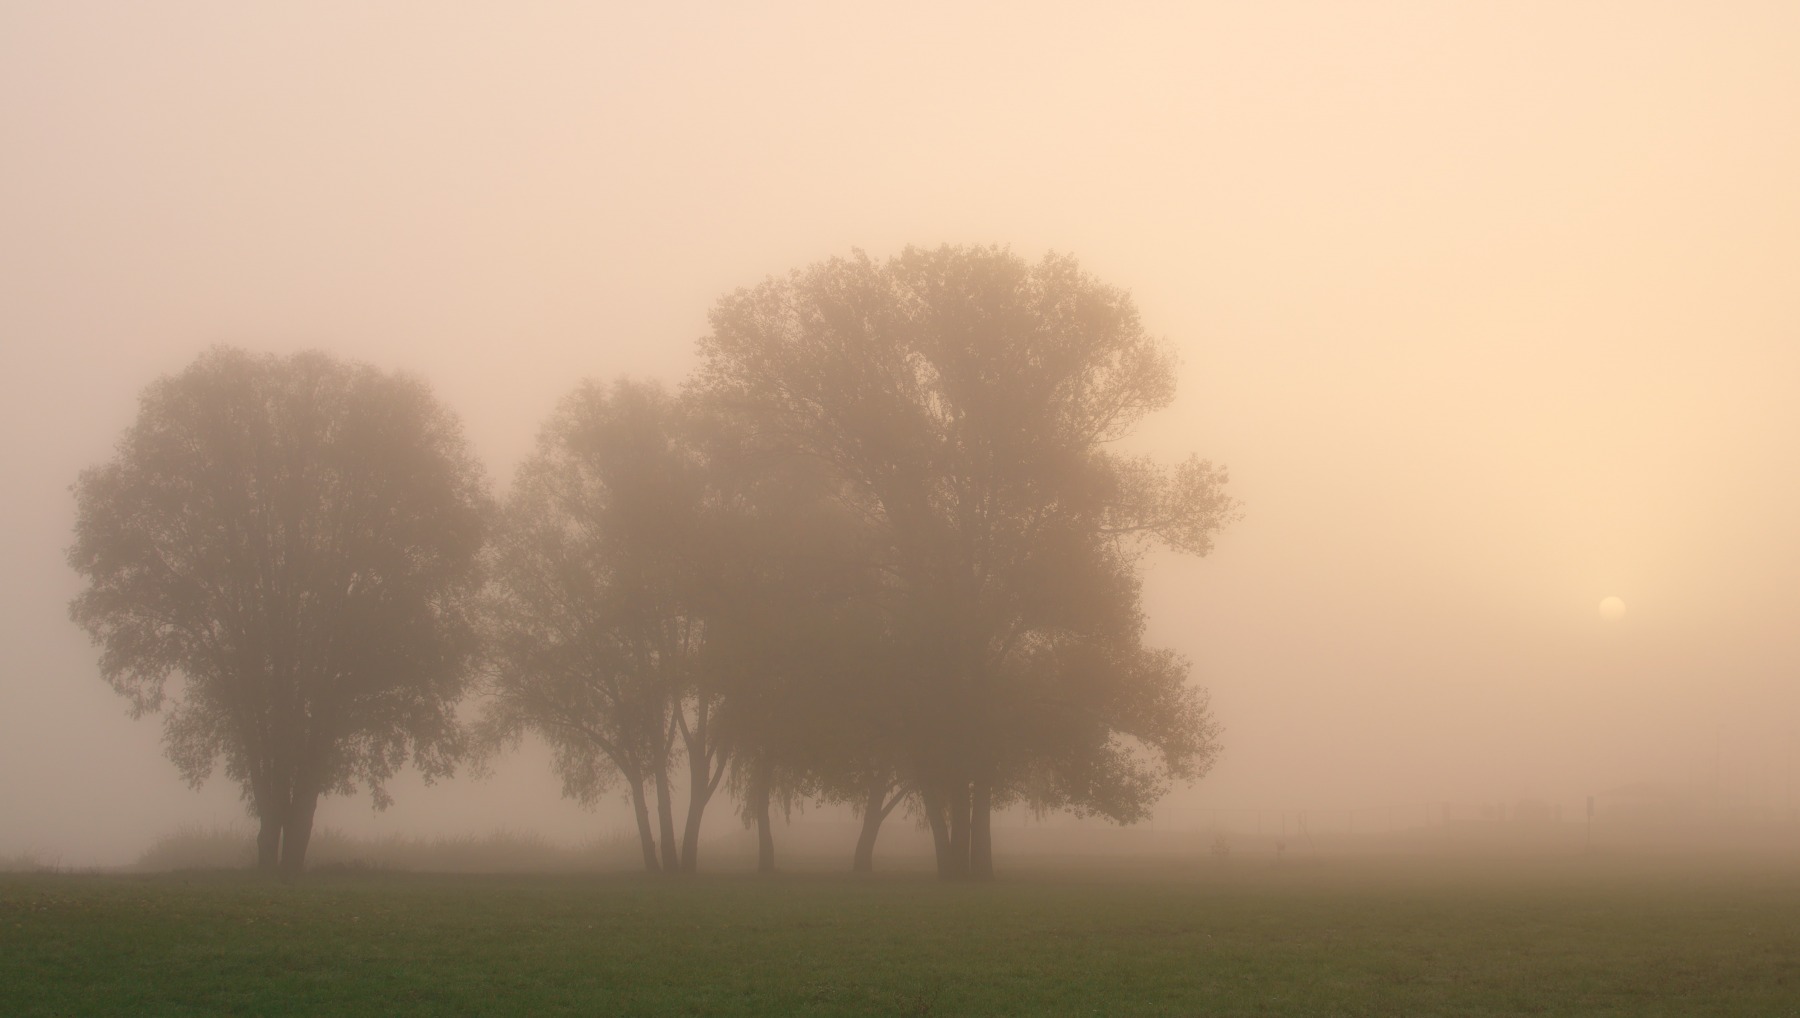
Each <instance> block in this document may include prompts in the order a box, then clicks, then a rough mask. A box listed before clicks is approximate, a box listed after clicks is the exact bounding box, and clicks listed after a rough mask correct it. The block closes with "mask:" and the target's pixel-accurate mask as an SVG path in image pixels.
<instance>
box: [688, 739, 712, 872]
mask: <svg viewBox="0 0 1800 1018" xmlns="http://www.w3.org/2000/svg"><path fill="white" fill-rule="evenodd" d="M693 756H694V754H692V753H690V754H688V758H689V759H690V760H692V759H693ZM706 778H707V773H706V758H705V757H701V758H700V762H699V763H697V764H696V763H690V764H689V765H688V807H687V824H686V825H685V826H684V827H683V828H682V830H681V872H683V873H694V872H697V871H698V870H699V869H700V818H701V817H702V816H703V815H705V813H706V800H707V799H709V798H711V797H712V790H711V789H710V788H708V787H707V785H706Z"/></svg>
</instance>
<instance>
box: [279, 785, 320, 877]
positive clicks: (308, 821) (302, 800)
mask: <svg viewBox="0 0 1800 1018" xmlns="http://www.w3.org/2000/svg"><path fill="white" fill-rule="evenodd" d="M318 808H319V793H317V792H308V791H296V792H295V793H294V799H293V802H292V803H291V804H289V806H288V814H287V822H286V823H284V824H283V825H282V829H281V875H282V876H283V877H285V878H287V879H290V880H291V879H293V878H295V877H298V876H299V875H300V873H301V871H303V870H305V869H306V848H307V846H308V845H310V844H311V843H312V827H313V814H314V813H315V812H316V811H317V810H318Z"/></svg>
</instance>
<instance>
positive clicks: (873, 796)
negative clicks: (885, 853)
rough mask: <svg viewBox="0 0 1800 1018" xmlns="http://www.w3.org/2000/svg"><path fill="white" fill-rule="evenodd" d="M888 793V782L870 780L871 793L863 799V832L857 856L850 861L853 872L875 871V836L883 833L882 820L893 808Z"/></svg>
mask: <svg viewBox="0 0 1800 1018" xmlns="http://www.w3.org/2000/svg"><path fill="white" fill-rule="evenodd" d="M887 795H888V787H887V782H885V781H882V780H880V779H875V780H871V781H870V782H869V794H868V796H867V798H865V799H864V800H863V815H862V833H861V834H859V835H857V838H856V856H855V858H854V859H852V860H851V863H850V872H852V873H873V872H875V838H876V836H877V835H879V834H880V833H881V822H882V821H883V820H886V819H887V815H888V810H890V809H893V806H892V805H891V804H890V803H889V802H888V801H887Z"/></svg>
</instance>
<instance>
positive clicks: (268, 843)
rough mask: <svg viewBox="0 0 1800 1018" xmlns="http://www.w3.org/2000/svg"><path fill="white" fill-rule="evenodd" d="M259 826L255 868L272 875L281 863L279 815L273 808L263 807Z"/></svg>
mask: <svg viewBox="0 0 1800 1018" xmlns="http://www.w3.org/2000/svg"><path fill="white" fill-rule="evenodd" d="M261 824H262V826H261V827H260V828H259V829H258V830H257V832H256V868H257V869H258V870H260V871H262V872H264V873H274V872H275V868H276V866H278V865H279V864H280V862H281V815H280V813H278V812H276V810H275V807H273V806H266V807H263V815H262V818H261Z"/></svg>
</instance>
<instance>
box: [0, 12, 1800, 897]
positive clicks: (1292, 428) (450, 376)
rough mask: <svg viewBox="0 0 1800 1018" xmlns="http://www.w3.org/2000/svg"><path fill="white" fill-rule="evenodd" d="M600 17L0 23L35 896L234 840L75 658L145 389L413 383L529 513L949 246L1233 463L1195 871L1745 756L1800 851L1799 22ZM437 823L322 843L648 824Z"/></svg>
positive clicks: (1221, 544)
mask: <svg viewBox="0 0 1800 1018" xmlns="http://www.w3.org/2000/svg"><path fill="white" fill-rule="evenodd" d="M601 6H602V5H560V4H544V5H533V4H491V5H475V4H424V3H419V4H398V3H396V4H377V5H368V4H362V3H343V4H338V3H308V4H292V5H283V6H280V7H277V5H272V4H227V3H217V4H186V3H175V2H170V3H159V4H154V5H133V4H124V3H120V4H113V5H104V4H85V3H70V2H46V3H29V2H20V0H8V2H6V3H5V4H4V5H0V387H3V390H0V476H3V477H4V480H5V485H6V487H5V501H4V503H0V522H3V523H4V527H3V528H0V854H4V853H7V852H17V851H35V852H38V853H40V854H43V855H45V856H46V857H54V858H60V859H61V860H62V861H64V862H66V863H87V862H122V861H125V860H127V859H129V858H131V857H132V856H133V855H135V853H136V852H137V851H138V850H139V849H141V848H142V847H143V846H144V845H145V844H146V843H147V842H148V841H149V840H150V839H151V838H153V837H154V836H155V835H157V834H160V833H164V832H167V831H171V830H173V829H175V828H177V827H180V826H182V825H196V824H202V825H211V824H215V823H227V822H238V821H240V820H241V818H242V816H243V812H242V808H241V806H239V805H238V803H237V789H236V788H235V786H234V785H232V784H231V783H230V782H228V781H226V780H225V779H224V778H223V776H222V775H217V776H215V778H214V781H213V782H212V783H210V784H208V785H207V786H206V787H205V789H204V790H202V791H201V792H199V793H195V792H192V791H189V790H188V789H187V788H186V787H185V786H183V785H182V784H181V782H180V780H179V778H178V777H177V775H176V772H175V769H174V767H173V765H171V764H169V763H168V762H167V761H166V760H164V759H163V757H162V754H161V745H160V738H161V728H160V721H157V720H144V721H138V722H133V721H131V720H130V719H129V718H128V717H127V716H126V712H125V702H124V700H122V699H121V698H119V697H117V696H116V695H115V694H114V693H112V691H111V690H110V689H109V688H107V687H106V685H105V684H104V683H103V682H102V681H101V679H100V678H99V675H98V671H97V668H96V664H95V661H96V654H95V652H94V651H93V650H92V649H91V648H90V647H89V646H88V644H87V641H86V638H85V637H84V636H83V635H82V634H81V633H80V632H79V631H78V630H77V629H76V627H75V626H74V625H73V624H72V623H70V622H69V621H68V618H67V608H66V606H67V602H68V600H69V598H70V597H71V596H73V595H74V593H75V592H76V590H77V581H76V577H75V575H74V574H73V572H72V571H71V570H69V569H68V567H67V566H66V565H65V564H64V561H63V549H64V548H65V547H66V546H67V544H68V543H69V541H70V530H71V526H72V524H73V502H72V498H71V496H70V494H69V491H68V486H69V485H70V483H71V482H73V481H74V479H75V476H76V474H77V473H78V472H79V471H80V470H81V469H82V468H83V467H86V466H89V465H93V464H96V463H98V462H101V461H102V460H104V459H105V458H107V457H108V456H109V455H110V452H111V449H112V446H113V443H114V442H115V441H116V440H117V438H118V437H119V435H120V433H121V432H122V431H123V430H124V429H125V427H126V426H127V425H128V424H129V423H130V421H131V420H132V418H133V415H134V413H135V409H136V397H137V394H138V393H139V391H141V390H142V389H143V387H144V386H145V385H146V384H147V383H149V382H150V381H152V380H153V379H154V378H156V377H158V376H159V375H163V374H167V373H171V372H174V371H177V370H179V369H180V368H182V367H183V366H185V365H186V364H187V363H188V362H189V361H191V360H192V359H193V358H194V357H195V356H196V355H197V354H198V353H199V352H200V351H201V350H202V349H204V348H205V347H206V346H208V345H210V344H213V343H217V342H227V343H232V344H236V345H240V346H244V347H248V348H251V349H256V350H269V351H283V352H285V351H291V350H295V349H299V348H303V347H318V348H322V349H325V350H328V351H331V352H333V353H335V354H338V355H341V356H345V357H352V358H357V359H362V360H367V361H369V362H372V363H374V364H376V365H379V366H381V367H384V368H404V369H407V370H409V371H412V372H415V373H417V374H418V375H420V376H422V377H424V378H425V379H427V380H428V381H429V382H430V383H431V384H432V385H433V386H434V387H435V389H436V391H437V393H438V395H439V396H440V398H441V399H442V400H444V401H445V402H446V403H447V404H448V405H449V406H450V407H452V408H453V409H454V410H456V411H457V412H458V413H460V414H461V415H462V417H463V420H464V422H465V424H466V427H467V431H468V435H469V438H470V440H471V441H472V443H473V445H474V447H475V449H476V450H477V452H478V453H479V454H480V455H481V456H482V457H483V459H484V461H485V462H486V463H487V465H488V467H489V469H490V471H491V473H492V475H493V477H494V479H495V482H496V485H502V484H504V482H505V481H506V480H507V478H508V477H509V476H510V472H511V470H512V468H513V466H514V465H515V464H516V463H517V462H518V461H519V460H520V459H521V458H522V456H523V455H524V454H525V452H526V451H527V450H528V448H529V446H530V443H531V441H532V437H533V435H534V433H535V432H536V429H537V427H538V425H539V423H540V422H541V421H542V419H543V418H544V416H545V415H546V414H547V413H548V412H549V410H550V409H551V407H552V406H553V404H554V402H555V401H556V400H557V399H558V398H559V397H560V396H561V395H562V394H563V393H565V392H566V391H568V390H569V389H570V388H571V387H572V386H573V385H574V384H575V383H576V381H577V380H578V379H580V378H582V377H585V376H595V377H602V378H609V377H613V376H617V375H620V374H630V375H633V376H637V377H655V378H661V379H664V380H666V381H669V382H674V381H677V380H679V378H680V377H681V376H682V375H683V374H684V373H685V372H686V371H687V370H688V369H689V367H690V366H691V365H692V364H693V361H694V355H693V341H694V340H695V339H696V338H697V337H698V336H699V335H701V334H702V333H703V332H704V331H705V328H706V318H705V316H706V313H707V310H708V308H709V307H710V305H711V303H712V301H713V300H714V299H715V298H716V297H718V296H719V295H720V294H722V293H724V292H726V291H728V290H730V289H733V288H735V287H739V286H743V285H748V284H752V283H755V282H757V281H759V280H760V279H762V278H763V277H765V276H767V275H770V274H774V273H782V272H786V271H787V270H789V269H791V268H795V267H798V266H801V265H805V264H807V263H810V262H813V261H816V260H819V259H821V258H825V257H828V256H831V255H834V254H844V253H846V252H848V251H849V250H850V249H851V248H852V247H861V248H863V249H865V250H867V251H868V252H870V253H871V254H872V255H876V256H878V257H879V256H885V255H888V254H891V253H894V252H896V251H898V250H899V249H900V248H901V247H902V246H904V245H906V244H918V245H929V246H935V245H937V244H939V243H944V242H950V243H1002V244H1007V245H1010V246H1011V247H1012V248H1013V250H1015V251H1016V252H1018V253H1020V254H1022V255H1024V256H1026V257H1027V258H1032V259H1035V258H1036V257H1038V256H1039V255H1041V254H1042V253H1043V252H1045V251H1047V250H1056V251H1066V252H1069V253H1072V254H1074V255H1075V256H1076V257H1078V258H1079V259H1080V260H1081V262H1082V264H1083V265H1084V266H1085V267H1086V268H1087V269H1088V270H1089V271H1091V272H1092V273H1094V274H1096V275H1097V276H1099V277H1100V278H1101V279H1103V280H1105V281H1107V282H1109V283H1113V284H1116V285H1120V286H1123V287H1125V288H1127V289H1128V290H1130V291H1131V292H1132V293H1133V294H1134V296H1135V297H1136V300H1137V302H1138V305H1139V308H1140V309H1141V311H1142V314H1143V318H1144V321H1145V323H1146V325H1147V327H1148V328H1149V329H1150V330H1151V331H1152V332H1154V333H1157V334H1159V335H1163V336H1166V337H1167V338H1168V339H1169V340H1170V341H1171V342H1172V343H1173V344H1174V345H1176V346H1177V347H1178V348H1179V350H1180V351H1181V355H1182V359H1183V363H1182V369H1181V374H1180V385H1181V387H1180V390H1179V394H1178V398H1177V404H1176V406H1175V407H1174V408H1172V409H1171V410H1169V411H1167V412H1165V413H1163V414H1162V415H1160V416H1158V417H1156V418H1154V419H1153V420H1152V421H1151V422H1150V423H1149V424H1148V426H1146V427H1145V428H1144V429H1142V431H1141V432H1140V433H1139V434H1138V435H1137V436H1135V437H1134V439H1133V440H1132V444H1133V445H1134V446H1135V447H1137V448H1140V449H1143V450H1147V451H1151V452H1154V453H1157V454H1159V455H1162V456H1165V457H1167V458H1170V459H1172V458H1175V457H1177V456H1180V455H1185V454H1186V453H1187V452H1190V451H1192V452H1198V453H1200V454H1201V455H1203V456H1206V457H1208V458H1211V459H1213V460H1214V461H1216V462H1223V463H1225V464H1228V465H1229V467H1230V469H1231V475H1232V482H1231V483H1232V489H1233V490H1234V492H1235V494H1236V495H1237V497H1238V498H1239V499H1241V500H1242V502H1243V505H1244V512H1245V516H1244V519H1243V521H1242V522H1241V523H1239V524H1237V525H1235V526H1234V527H1232V528H1231V529H1230V530H1229V531H1227V532H1225V533H1224V534H1222V535H1221V536H1220V538H1219V540H1218V542H1217V550H1216V551H1215V553H1214V554H1213V555H1212V556H1211V557H1210V558H1208V559H1205V560H1199V561H1192V560H1176V559H1164V558H1157V559H1154V560H1153V561H1152V562H1151V565H1150V569H1149V573H1148V581H1147V595H1148V596H1147V607H1148V610H1149V613H1150V628H1151V635H1152V638H1153V642H1157V643H1161V644H1166V645H1171V646H1174V647H1177V648H1179V649H1180V650H1182V651H1184V652H1185V653H1187V654H1188V655H1190V656H1191V657H1192V658H1193V660H1194V664H1195V669H1194V680H1195V681H1196V682H1198V683H1200V684H1203V685H1205V686H1207V687H1209V688H1210V689H1211V690H1212V692H1213V702H1214V707H1215V710H1216V712H1217V715H1218V717H1219V719H1220V720H1221V721H1222V722H1223V724H1224V725H1225V726H1226V732H1225V737H1224V742H1225V746H1226V751H1225V756H1224V758H1223V760H1222V762H1221V763H1220V765H1219V766H1218V768H1217V769H1216V770H1215V772H1214V773H1213V775H1212V776H1210V777H1209V778H1207V779H1206V780H1205V781H1204V782H1202V783H1201V784H1199V785H1198V786H1196V787H1195V788H1194V789H1192V790H1189V791H1185V792H1182V793H1179V794H1177V795H1176V796H1174V797H1172V798H1171V799H1170V800H1168V801H1167V802H1166V803H1165V805H1164V807H1163V808H1162V810H1161V811H1160V812H1159V822H1166V823H1171V824H1180V823H1186V822H1190V821H1191V822H1194V823H1198V822H1200V820H1201V818H1203V817H1204V814H1203V813H1202V812H1201V811H1202V810H1205V809H1210V808H1220V807H1244V806H1264V807H1268V808H1278V809H1299V808H1308V807H1313V808H1324V807H1346V806H1364V805H1368V806H1385V805H1388V804H1396V803H1414V802H1423V801H1425V800H1428V799H1456V800H1466V801H1478V800H1500V799H1505V800H1513V799H1517V798H1519V797H1522V796H1531V797H1541V798H1545V799H1548V800H1551V801H1553V802H1560V803H1563V804H1565V808H1566V809H1567V808H1573V807H1574V806H1575V804H1576V802H1577V801H1578V796H1581V795H1584V794H1586V793H1587V792H1590V791H1597V790H1600V789H1604V788H1607V787H1611V786H1614V785H1618V784H1620V783H1623V782H1628V781H1640V780H1658V781H1667V782H1672V783H1688V782H1693V781H1710V780H1711V776H1712V775H1713V774H1714V773H1715V754H1716V756H1717V759H1716V773H1717V774H1718V775H1719V781H1720V783H1721V785H1722V786H1723V787H1724V793H1723V794H1726V795H1729V796H1733V797H1736V798H1738V799H1740V800H1742V801H1744V802H1748V803H1760V804H1765V805H1777V804H1784V803H1787V802H1788V801H1789V800H1788V799H1787V798H1786V797H1787V796H1788V795H1790V794H1793V793H1790V792H1789V791H1788V785H1787V782H1788V781H1789V780H1790V774H1791V768H1793V767H1795V766H1796V764H1795V763H1794V762H1793V758H1794V756H1795V747H1796V746H1797V745H1800V533H1797V527H1800V396H1797V395H1796V392H1795V390H1796V385H1797V383H1800V130H1796V125H1800V5H1796V4H1793V3H1789V2H1768V3H1736V4H1686V5H1674V4H1656V5H1651V4H1643V3H1626V2H1620V3H1583V4H1567V3H1554V2H1546V3H1493V4H1478V3H1471V4H1447V3H1424V2H1421V3H1417V4H1400V3H1357V4H1336V3H1318V4H1285V3H1243V4H1231V5H1226V4H1201V3H1195V4H1167V5H1134V6H1130V7H1127V8H1125V9H1123V10H1118V9H1114V8H1115V6H1116V5H1100V4H1090V5H1067V6H1058V5H1052V4H1045V3H1030V4H1023V3H1021V4H1016V5H1003V4H991V5H963V4H921V3H915V4H906V5H881V6H877V5H844V4H829V3H820V4H816V5H793V4H787V5H767V6H765V5H723V4H721V5H717V6H686V5H674V4H631V5H626V4H619V5H611V7H612V9H600V8H601ZM370 7H373V8H376V9H375V10H370V9H367V8H370ZM971 7H973V8H978V9H974V10H971V9H967V8H971ZM1103 7H1104V8H1105V9H1104V10H1103V9H1102V8H1103ZM1609 595H1614V596H1618V597H1620V598H1622V599H1623V600H1624V601H1625V603H1626V605H1627V608H1628V611H1627V614H1626V616H1625V617H1624V618H1623V619H1621V620H1619V621H1616V622H1608V621H1605V620H1603V619H1602V618H1601V617H1600V614H1599V612H1598V610H1597V605H1598V603H1599V601H1600V600H1601V599H1602V598H1603V597H1606V596H1609ZM394 791H395V794H396V796H397V799H398V802H397V804H396V805H395V806H394V807H393V808H392V809H391V810H390V811H388V813H387V814H385V815H382V816H373V815H371V813H370V809H369V806H368V803H367V800H366V799H358V800H328V801H327V802H326V803H325V804H324V805H322V807H321V811H320V822H321V823H322V824H324V825H326V826H333V827H338V828H344V829H351V830H357V831H366V832H385V831H408V832H431V833H446V832H448V833H455V832H465V831H466V832H474V833H486V832H488V831H489V830H492V829H493V828H495V827H498V826H506V827H511V828H514V829H529V830H538V831H542V832H544V833H545V834H547V835H549V836H551V837H553V838H556V839H559V840H571V841H572V840H576V839H581V838H585V837H590V836H592V835H593V834H595V833H599V832H601V831H602V829H606V830H614V829H617V828H618V826H619V825H620V823H621V822H622V821H623V816H622V815H621V816H620V817H617V818H613V817H610V815H606V816H593V815H590V814H585V813H583V812H582V811H581V810H579V809H578V808H576V807H574V806H572V805H569V804H566V803H563V802H561V801H559V799H558V786H557V780H556V779H555V778H554V777H553V776H552V775H551V773H550V772H549V770H548V768H547V767H546V766H545V763H544V760H543V758H542V756H541V754H540V755H536V756H534V755H532V754H531V753H526V754H524V755H523V756H521V757H518V758H515V759H513V760H510V761H507V762H503V763H502V765H501V766H500V768H499V771H498V773H497V774H496V775H495V776H494V777H493V778H492V779H490V780H488V781H485V782H479V783H475V782H469V781H465V780H460V779H459V780H458V781H456V782H453V783H451V784H449V785H440V786H438V787H437V788H433V789H429V790H427V789H422V788H420V787H419V786H418V783H417V781H416V780H413V779H408V780H403V781H399V782H396V784H395V785H394ZM735 824H736V819H735V817H734V816H732V815H731V810H730V809H729V808H727V807H725V806H723V805H719V806H716V807H715V809H714V811H712V812H711V813H710V815H709V820H708V831H709V833H716V832H722V831H725V830H728V829H730V828H732V827H733V826H734V825H735ZM997 844H998V846H999V849H1000V851H1001V852H1004V850H1005V844H1004V837H1002V838H1000V839H999V840H998V842H997ZM848 851H849V846H848V844H846V846H845V852H846V857H847V853H848Z"/></svg>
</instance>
